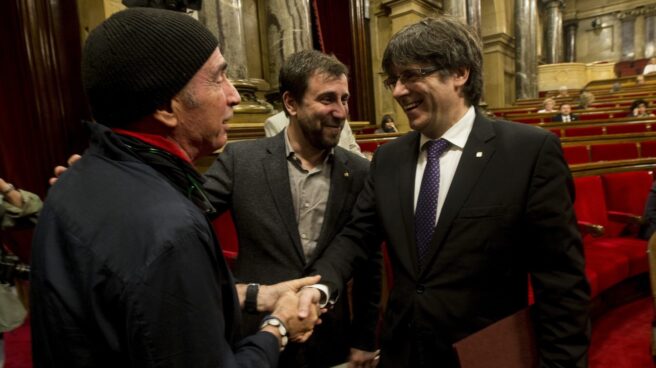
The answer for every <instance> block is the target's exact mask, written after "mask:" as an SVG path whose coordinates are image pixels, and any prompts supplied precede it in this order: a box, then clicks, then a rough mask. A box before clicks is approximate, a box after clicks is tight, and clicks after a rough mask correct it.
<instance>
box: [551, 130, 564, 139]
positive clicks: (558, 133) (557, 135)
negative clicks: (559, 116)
mask: <svg viewBox="0 0 656 368" xmlns="http://www.w3.org/2000/svg"><path fill="white" fill-rule="evenodd" d="M549 131H550V132H551V133H553V134H555V135H556V137H560V136H562V133H561V132H560V129H549Z"/></svg>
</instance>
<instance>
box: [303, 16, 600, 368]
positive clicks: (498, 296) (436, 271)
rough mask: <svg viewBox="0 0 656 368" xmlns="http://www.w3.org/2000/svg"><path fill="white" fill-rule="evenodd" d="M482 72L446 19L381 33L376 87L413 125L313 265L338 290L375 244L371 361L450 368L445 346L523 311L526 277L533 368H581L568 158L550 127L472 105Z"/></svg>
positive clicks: (584, 342) (464, 33)
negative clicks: (388, 272) (376, 321)
mask: <svg viewBox="0 0 656 368" xmlns="http://www.w3.org/2000/svg"><path fill="white" fill-rule="evenodd" d="M481 68H482V57H481V46H480V41H479V40H478V38H477V37H476V36H475V35H474V34H473V33H472V31H471V30H470V28H469V27H467V26H466V25H464V24H463V23H462V22H460V21H459V20H457V19H455V18H452V17H448V16H440V17H439V18H426V19H424V20H422V21H420V22H419V23H417V24H414V25H411V26H409V27H407V28H404V29H403V30H401V31H400V32H399V33H397V34H396V35H394V36H393V37H392V39H391V41H390V43H389V44H388V46H387V49H386V50H385V53H384V56H383V70H384V71H385V73H386V74H387V76H388V78H387V79H386V80H385V86H386V87H387V88H388V89H389V90H390V91H391V92H392V94H393V96H394V98H395V99H396V100H397V102H398V103H399V104H400V105H401V106H402V107H403V108H404V110H405V112H406V114H407V116H408V119H409V122H410V126H411V127H412V129H413V130H414V132H411V133H409V134H407V135H405V136H403V137H400V138H397V139H396V140H394V141H393V142H390V143H387V144H385V145H383V146H381V147H380V148H379V150H378V151H377V153H376V155H375V156H374V159H373V162H372V165H371V169H370V174H369V177H368V179H367V181H366V183H365V186H364V189H363V191H362V193H361V194H360V196H359V198H358V201H357V203H356V205H355V208H354V211H353V215H352V220H351V221H350V223H349V224H348V225H347V226H346V228H345V229H344V230H343V231H342V232H341V233H340V234H339V235H338V236H337V237H336V239H335V241H334V242H333V243H332V244H330V246H329V247H328V248H327V251H326V254H324V256H323V257H322V259H321V260H319V261H318V262H317V263H316V264H315V265H314V267H313V271H314V272H316V273H318V274H321V275H322V277H323V278H322V281H321V282H323V283H326V284H327V285H329V286H330V287H331V289H330V290H331V295H332V296H333V297H334V295H335V294H337V295H339V293H341V292H343V290H342V289H341V288H340V287H339V285H341V283H342V280H343V279H345V278H348V277H349V275H350V274H351V272H352V270H353V268H355V267H359V266H358V265H359V263H358V262H360V261H361V260H363V259H366V257H367V256H368V252H371V251H373V250H375V249H377V247H378V244H380V240H381V239H384V240H385V241H386V242H387V247H388V248H387V249H388V252H389V257H390V260H391V265H392V274H393V286H392V289H391V291H390V296H389V300H388V302H387V308H386V310H385V315H384V324H383V330H382V336H381V365H382V366H384V367H449V368H450V367H457V366H458V363H457V359H456V357H455V354H454V353H453V350H452V348H451V346H452V344H453V343H454V342H456V341H458V340H460V339H462V338H464V337H466V336H468V335H470V334H472V333H474V332H476V331H477V330H480V329H482V328H484V327H486V326H488V325H490V324H492V323H494V322H495V321H498V320H500V319H502V318H504V317H506V316H508V315H510V314H512V313H514V312H516V311H518V310H520V309H522V308H524V307H525V306H526V305H527V289H528V287H527V281H528V278H529V277H528V275H529V274H530V278H531V281H532V285H533V289H534V291H535V305H534V306H533V308H532V315H533V320H534V322H535V330H536V334H537V336H536V337H537V345H538V348H539V352H540V361H541V366H543V367H585V366H586V364H587V347H588V343H589V321H588V304H589V286H588V283H587V281H586V278H585V274H584V258H583V249H582V243H581V238H580V235H579V232H578V229H577V226H576V219H575V216H574V213H573V210H572V201H573V185H572V179H571V176H570V173H569V170H568V167H567V164H566V163H565V161H564V160H563V157H562V152H561V148H560V144H559V142H558V139H557V138H556V137H555V136H554V135H553V134H550V133H549V132H547V131H545V130H541V129H539V128H535V127H531V126H527V125H525V124H516V123H510V122H506V121H494V120H489V119H487V118H485V117H484V116H482V115H481V114H479V113H478V112H477V111H476V109H475V106H476V105H477V104H478V102H479V100H480V96H481V91H482V75H481ZM335 289H337V290H335ZM335 291H337V292H335ZM301 293H302V295H301V301H302V302H303V303H306V302H308V301H311V300H316V299H318V298H319V294H318V293H317V292H316V291H315V290H311V289H305V290H302V291H301ZM299 311H300V313H301V316H302V315H303V313H304V306H303V305H301V308H299Z"/></svg>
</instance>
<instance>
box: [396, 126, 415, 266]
mask: <svg viewBox="0 0 656 368" xmlns="http://www.w3.org/2000/svg"><path fill="white" fill-rule="evenodd" d="M409 134H412V135H413V136H412V137H409V139H410V144H405V145H401V147H402V150H401V152H399V154H398V156H397V158H398V159H399V167H400V170H399V175H397V177H396V180H397V182H398V198H399V202H400V203H399V206H400V208H401V218H402V219H403V225H404V229H405V232H406V239H407V240H406V244H408V246H407V247H405V248H406V249H407V252H403V251H402V249H398V250H397V251H398V253H399V256H400V257H401V256H405V257H407V259H405V260H403V259H402V260H401V261H402V262H403V263H405V264H408V265H412V268H413V269H414V272H415V274H417V273H418V272H419V263H418V262H417V240H416V238H415V210H414V202H415V201H414V192H415V173H416V171H417V159H418V157H419V138H420V134H419V133H418V132H416V131H413V132H411V133H409Z"/></svg>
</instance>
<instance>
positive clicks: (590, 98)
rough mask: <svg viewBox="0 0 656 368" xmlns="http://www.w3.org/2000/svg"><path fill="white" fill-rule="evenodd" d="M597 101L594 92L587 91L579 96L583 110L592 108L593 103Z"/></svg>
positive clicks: (580, 106)
mask: <svg viewBox="0 0 656 368" xmlns="http://www.w3.org/2000/svg"><path fill="white" fill-rule="evenodd" d="M594 101H595V95H594V94H593V93H592V92H589V91H585V92H583V93H581V95H580V96H579V106H578V108H579V109H581V110H587V109H590V108H592V106H591V105H592V103H593V102H594Z"/></svg>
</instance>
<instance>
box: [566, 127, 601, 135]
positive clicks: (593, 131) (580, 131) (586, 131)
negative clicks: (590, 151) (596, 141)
mask: <svg viewBox="0 0 656 368" xmlns="http://www.w3.org/2000/svg"><path fill="white" fill-rule="evenodd" d="M602 134H604V128H603V127H601V126H598V127H597V126H594V127H577V128H567V129H565V137H582V136H586V135H602Z"/></svg>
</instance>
